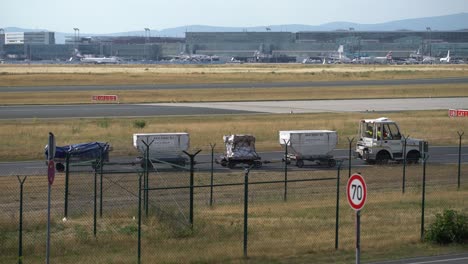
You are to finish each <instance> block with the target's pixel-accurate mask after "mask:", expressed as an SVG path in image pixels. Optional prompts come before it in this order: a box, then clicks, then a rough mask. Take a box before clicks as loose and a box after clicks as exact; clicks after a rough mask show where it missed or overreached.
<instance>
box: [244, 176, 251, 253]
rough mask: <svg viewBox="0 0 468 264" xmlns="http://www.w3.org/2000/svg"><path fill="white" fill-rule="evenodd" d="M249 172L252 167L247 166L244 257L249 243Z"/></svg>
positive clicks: (245, 179) (245, 177)
mask: <svg viewBox="0 0 468 264" xmlns="http://www.w3.org/2000/svg"><path fill="white" fill-rule="evenodd" d="M249 172H250V168H246V169H245V171H244V258H247V243H248V218H249Z"/></svg>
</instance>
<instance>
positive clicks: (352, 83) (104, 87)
mask: <svg viewBox="0 0 468 264" xmlns="http://www.w3.org/2000/svg"><path fill="white" fill-rule="evenodd" d="M416 84H420V85H431V84H432V85H434V84H468V77H459V78H438V79H409V80H362V81H326V82H323V81H320V82H275V83H268V82H262V83H212V84H149V85H90V86H88V85H86V86H80V85H66V86H24V87H21V86H20V87H9V86H6V87H0V93H1V92H76V91H127V90H130V91H131V90H180V89H233V88H247V89H248V88H288V87H310V88H316V87H335V86H381V85H416Z"/></svg>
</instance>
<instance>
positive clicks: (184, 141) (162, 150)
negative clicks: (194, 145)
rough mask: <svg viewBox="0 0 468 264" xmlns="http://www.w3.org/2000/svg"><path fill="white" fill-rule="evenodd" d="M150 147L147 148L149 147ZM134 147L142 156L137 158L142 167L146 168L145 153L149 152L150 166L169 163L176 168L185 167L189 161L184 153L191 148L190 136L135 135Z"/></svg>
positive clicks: (186, 134) (184, 134)
mask: <svg viewBox="0 0 468 264" xmlns="http://www.w3.org/2000/svg"><path fill="white" fill-rule="evenodd" d="M146 144H147V145H148V146H147V145H146ZM133 146H134V147H135V148H136V149H138V151H139V152H140V153H141V154H142V156H141V157H137V161H136V162H137V163H140V165H141V167H142V168H144V167H145V166H146V159H145V153H146V151H147V150H148V151H149V155H148V156H149V161H150V162H148V166H149V167H150V168H151V167H153V165H152V163H169V164H173V165H175V166H185V164H186V163H187V161H188V159H187V158H186V157H185V154H184V153H183V152H184V151H187V150H188V149H189V147H190V136H189V134H188V133H185V132H180V133H145V134H133Z"/></svg>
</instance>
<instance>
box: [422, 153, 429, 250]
mask: <svg viewBox="0 0 468 264" xmlns="http://www.w3.org/2000/svg"><path fill="white" fill-rule="evenodd" d="M423 155H424V156H423V186H422V188H423V189H422V201H421V241H423V240H424V211H425V203H426V163H427V160H428V159H429V154H427V153H424V154H423Z"/></svg>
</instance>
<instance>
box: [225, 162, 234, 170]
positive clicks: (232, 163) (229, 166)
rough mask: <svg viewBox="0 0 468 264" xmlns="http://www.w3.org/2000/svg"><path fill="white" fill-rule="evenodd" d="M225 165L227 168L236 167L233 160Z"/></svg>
mask: <svg viewBox="0 0 468 264" xmlns="http://www.w3.org/2000/svg"><path fill="white" fill-rule="evenodd" d="M227 166H228V168H230V169H234V167H236V163H234V162H228V164H227Z"/></svg>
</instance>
